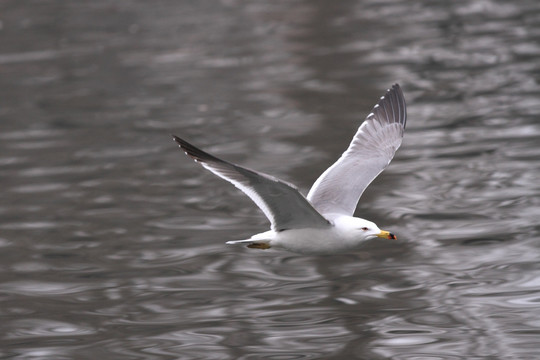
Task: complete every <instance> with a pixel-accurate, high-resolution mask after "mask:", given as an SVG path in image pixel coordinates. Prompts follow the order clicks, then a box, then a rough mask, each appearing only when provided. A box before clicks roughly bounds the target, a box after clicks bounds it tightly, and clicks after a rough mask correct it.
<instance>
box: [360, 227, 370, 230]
mask: <svg viewBox="0 0 540 360" xmlns="http://www.w3.org/2000/svg"><path fill="white" fill-rule="evenodd" d="M360 230H364V231H367V230H369V229H368V228H367V227H365V226H364V227H363V228H360Z"/></svg>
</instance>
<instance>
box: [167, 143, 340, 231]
mask: <svg viewBox="0 0 540 360" xmlns="http://www.w3.org/2000/svg"><path fill="white" fill-rule="evenodd" d="M173 139H174V141H175V142H176V143H177V144H178V145H179V146H180V147H181V148H182V149H183V150H184V151H185V153H186V154H187V155H189V156H191V157H192V158H193V159H194V160H195V161H196V162H199V163H200V164H201V165H202V166H204V167H205V168H206V169H208V170H210V171H211V172H213V173H214V174H216V175H217V176H219V177H221V178H223V179H225V180H227V181H229V182H231V183H232V184H233V185H234V186H236V187H237V188H238V189H240V190H242V191H243V192H244V193H245V194H246V195H247V196H249V197H250V198H251V200H253V201H254V202H255V204H257V206H258V207H259V208H261V210H262V211H263V212H264V214H265V215H266V217H267V218H268V220H270V223H271V225H272V230H275V231H281V230H287V229H301V228H323V227H328V226H330V223H329V222H328V220H326V219H325V218H324V217H323V216H322V215H321V214H319V213H318V212H317V210H315V209H314V208H313V206H311V204H310V203H309V202H308V201H307V200H306V198H305V197H304V196H303V195H302V194H300V192H299V191H298V190H297V189H295V188H294V187H293V186H292V185H289V184H287V183H285V182H283V181H281V180H279V179H277V178H275V177H273V176H270V175H267V174H263V173H259V172H256V171H253V170H249V169H246V168H243V167H241V166H238V165H235V164H231V163H229V162H227V161H224V160H221V159H218V158H217V157H215V156H213V155H210V154H208V153H206V152H204V151H202V150H200V149H198V148H197V147H195V146H193V145H191V144H190V143H188V142H187V141H185V140H182V139H180V138H179V137H177V136H174V135H173Z"/></svg>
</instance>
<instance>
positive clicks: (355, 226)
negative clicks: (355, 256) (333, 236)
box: [334, 216, 397, 242]
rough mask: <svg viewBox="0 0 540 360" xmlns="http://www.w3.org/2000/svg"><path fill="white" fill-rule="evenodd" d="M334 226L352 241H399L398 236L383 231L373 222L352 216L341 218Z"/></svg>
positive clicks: (335, 221) (337, 219) (336, 220)
mask: <svg viewBox="0 0 540 360" xmlns="http://www.w3.org/2000/svg"><path fill="white" fill-rule="evenodd" d="M334 225H335V226H336V228H338V229H339V230H341V231H343V232H344V233H345V234H344V235H345V237H346V238H348V239H349V240H350V241H354V242H363V241H366V240H371V239H375V238H383V239H391V240H397V237H396V235H394V234H392V233H390V232H388V231H386V230H381V229H379V227H378V226H377V225H376V224H375V223H374V222H372V221H369V220H366V219H361V218H357V217H352V216H340V217H338V218H336V219H335V220H334Z"/></svg>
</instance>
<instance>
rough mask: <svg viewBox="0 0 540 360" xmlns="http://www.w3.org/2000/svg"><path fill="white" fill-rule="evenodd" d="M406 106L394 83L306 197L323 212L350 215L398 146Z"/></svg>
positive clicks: (404, 119)
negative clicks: (344, 149) (345, 148)
mask: <svg viewBox="0 0 540 360" xmlns="http://www.w3.org/2000/svg"><path fill="white" fill-rule="evenodd" d="M406 122H407V107H406V105H405V99H404V97H403V92H402V91H401V88H400V87H399V85H398V84H395V85H393V86H392V88H391V89H389V90H388V91H387V92H386V94H385V95H384V96H383V97H381V99H380V101H379V103H378V104H377V105H375V107H374V108H373V112H372V113H371V114H369V115H368V116H367V118H366V120H365V121H364V122H363V123H362V125H361V126H360V127H359V128H358V131H357V132H356V135H355V136H354V138H353V140H352V142H351V144H350V145H349V148H348V149H347V150H346V151H345V152H344V153H343V154H342V155H341V157H340V158H339V159H338V160H337V161H336V162H335V163H334V164H333V165H332V166H330V167H329V168H328V169H327V170H326V171H325V172H324V173H323V174H322V175H321V176H320V177H319V178H318V179H317V181H315V183H314V184H313V186H312V188H311V190H310V191H309V194H308V196H307V198H308V200H309V201H310V202H311V204H313V206H314V207H315V209H317V211H319V212H320V213H321V214H323V215H329V214H343V215H350V216H352V215H353V213H354V210H355V209H356V205H357V203H358V200H359V199H360V196H361V195H362V193H363V192H364V190H365V189H366V187H367V186H368V185H369V184H370V183H371V182H372V181H373V180H374V179H375V178H376V177H377V175H379V174H380V173H381V172H382V171H383V170H384V169H385V168H386V167H387V166H388V164H389V163H390V161H391V160H392V158H393V157H394V154H395V152H396V150H397V149H398V148H399V146H400V145H401V140H402V139H403V132H404V130H405V124H406Z"/></svg>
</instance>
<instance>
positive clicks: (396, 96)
mask: <svg viewBox="0 0 540 360" xmlns="http://www.w3.org/2000/svg"><path fill="white" fill-rule="evenodd" d="M370 117H375V118H377V119H378V120H379V121H384V122H387V123H399V124H401V125H402V126H403V128H404V129H405V126H406V124H407V105H406V103H405V97H404V96H403V91H402V90H401V87H400V86H399V84H398V83H394V84H393V85H392V87H391V88H390V89H387V90H386V93H385V94H384V96H382V97H381V98H380V99H379V102H378V103H377V105H375V107H374V108H373V112H372V113H371V114H369V115H368V118H370Z"/></svg>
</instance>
